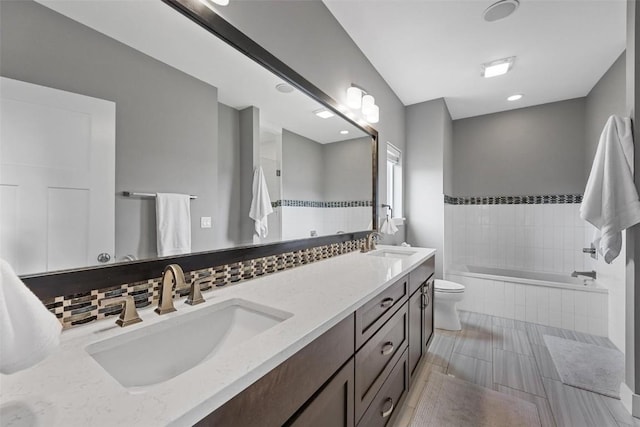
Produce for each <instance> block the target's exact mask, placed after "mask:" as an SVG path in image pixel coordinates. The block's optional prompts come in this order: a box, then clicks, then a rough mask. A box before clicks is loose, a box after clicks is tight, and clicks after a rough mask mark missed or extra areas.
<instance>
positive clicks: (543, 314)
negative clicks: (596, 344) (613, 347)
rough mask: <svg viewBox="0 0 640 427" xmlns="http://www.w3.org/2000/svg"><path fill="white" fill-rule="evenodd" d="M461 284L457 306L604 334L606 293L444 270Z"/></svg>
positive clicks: (467, 309)
mask: <svg viewBox="0 0 640 427" xmlns="http://www.w3.org/2000/svg"><path fill="white" fill-rule="evenodd" d="M447 280H452V281H454V282H458V283H461V284H463V285H464V286H465V296H464V299H463V300H462V301H461V302H459V303H458V309H460V310H466V311H474V312H477V313H483V314H490V315H492V316H500V317H506V318H508V319H516V320H524V321H527V322H533V323H538V324H541V325H546V326H554V327H558V328H565V329H571V330H575V331H579V332H586V333H589V334H594V335H600V336H607V332H608V316H607V310H608V309H607V303H608V296H607V294H604V293H596V292H588V291H583V290H573V289H557V288H550V287H545V286H536V285H526V284H521V283H514V282H508V281H497V280H488V279H481V278H476V277H469V276H459V275H455V274H448V275H447Z"/></svg>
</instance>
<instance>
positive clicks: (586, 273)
mask: <svg viewBox="0 0 640 427" xmlns="http://www.w3.org/2000/svg"><path fill="white" fill-rule="evenodd" d="M578 276H585V277H591V278H592V279H593V280H595V279H596V272H595V270H591V271H574V272H573V273H571V277H578Z"/></svg>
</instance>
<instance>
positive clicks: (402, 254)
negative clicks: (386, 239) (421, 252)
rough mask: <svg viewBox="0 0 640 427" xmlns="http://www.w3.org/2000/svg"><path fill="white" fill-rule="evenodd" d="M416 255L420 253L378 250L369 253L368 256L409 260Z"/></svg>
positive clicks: (404, 250)
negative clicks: (408, 258)
mask: <svg viewBox="0 0 640 427" xmlns="http://www.w3.org/2000/svg"><path fill="white" fill-rule="evenodd" d="M416 253H418V252H417V251H412V250H410V249H376V250H375V251H371V252H369V254H368V255H370V256H377V257H381V258H407V257H410V256H411V255H414V254H416Z"/></svg>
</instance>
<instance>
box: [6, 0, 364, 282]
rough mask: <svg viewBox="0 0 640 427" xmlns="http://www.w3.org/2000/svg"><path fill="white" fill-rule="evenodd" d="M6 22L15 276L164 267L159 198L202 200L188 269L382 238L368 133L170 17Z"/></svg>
mask: <svg viewBox="0 0 640 427" xmlns="http://www.w3.org/2000/svg"><path fill="white" fill-rule="evenodd" d="M0 7H1V13H0V17H1V18H0V19H1V22H0V30H1V34H0V36H1V37H0V38H1V42H0V43H1V45H0V55H1V56H0V75H1V85H2V86H1V91H0V93H1V98H2V99H1V102H2V105H1V108H2V114H1V115H0V117H1V124H0V129H1V135H0V257H1V258H4V259H6V260H8V261H9V262H10V263H11V264H12V265H13V266H14V268H15V269H16V271H17V272H18V273H19V274H21V275H33V274H41V273H45V272H51V271H59V270H65V269H78V268H86V267H90V266H96V265H112V264H114V263H123V262H131V261H136V260H149V259H155V258H158V257H159V256H161V255H163V254H159V253H158V245H157V238H158V236H157V223H156V198H155V195H156V193H180V194H186V195H191V196H193V197H192V199H191V201H190V202H189V209H190V222H191V245H190V247H189V248H188V251H186V252H184V253H196V252H203V251H212V250H219V249H227V248H234V247H239V246H243V247H244V246H247V245H256V244H264V243H274V242H280V241H288V240H292V239H303V238H310V237H315V236H327V235H335V234H341V233H350V232H355V231H364V230H369V229H371V228H372V227H373V224H372V219H373V218H374V212H375V207H374V201H375V195H374V194H372V188H374V186H373V185H372V177H373V174H374V171H373V170H372V167H373V166H372V165H373V162H372V152H373V153H375V142H373V139H372V134H371V132H370V131H367V129H368V128H366V127H362V126H358V125H356V124H354V123H352V122H350V121H348V120H346V119H344V118H343V117H341V116H340V115H339V114H336V112H335V111H331V108H327V106H325V105H323V104H321V103H319V102H318V101H316V100H314V99H313V98H311V97H309V96H308V95H306V94H304V93H303V92H302V91H300V90H299V89H298V88H297V87H296V85H295V84H294V85H292V84H291V83H290V82H288V81H286V80H285V79H283V78H282V77H279V76H277V75H275V74H273V73H272V72H270V71H268V70H267V69H265V68H263V67H262V66H261V65H259V64H258V63H256V62H254V61H253V60H252V59H250V58H248V57H247V56H245V55H243V54H242V53H240V52H239V51H237V50H236V49H234V48H233V47H231V46H229V45H228V44H226V43H225V42H224V41H222V40H221V39H219V38H218V37H216V36H215V35H213V34H211V33H210V32H207V31H206V30H205V29H204V28H202V27H201V26H199V25H197V24H195V23H194V22H192V21H191V20H189V19H188V18H186V17H185V16H183V15H182V14H180V13H178V12H177V11H176V10H174V9H172V8H171V7H170V6H169V5H167V4H165V3H162V2H160V1H152V2H149V1H134V0H131V1H129V0H124V1H104V0H88V1H64V0H62V1H59V0H56V1H45V0H42V1H40V0H38V1H32V0H25V1H3V2H1V6H0ZM258 167H260V168H262V171H263V174H264V177H265V179H264V181H265V182H266V187H267V189H268V194H269V199H270V202H271V206H272V209H273V213H271V214H270V215H268V216H267V227H266V228H267V229H268V231H267V232H266V234H265V235H262V236H258V235H257V234H256V232H255V227H254V221H253V220H252V219H251V218H250V217H249V210H250V207H251V201H252V190H253V188H252V187H253V186H252V184H253V177H254V172H255V170H256V168H258Z"/></svg>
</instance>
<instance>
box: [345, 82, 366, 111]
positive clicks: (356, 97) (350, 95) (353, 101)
mask: <svg viewBox="0 0 640 427" xmlns="http://www.w3.org/2000/svg"><path fill="white" fill-rule="evenodd" d="M347 105H348V106H349V107H350V108H354V109H359V108H360V107H361V106H362V90H361V89H360V88H357V87H355V86H351V87H350V88H349V89H347Z"/></svg>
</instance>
